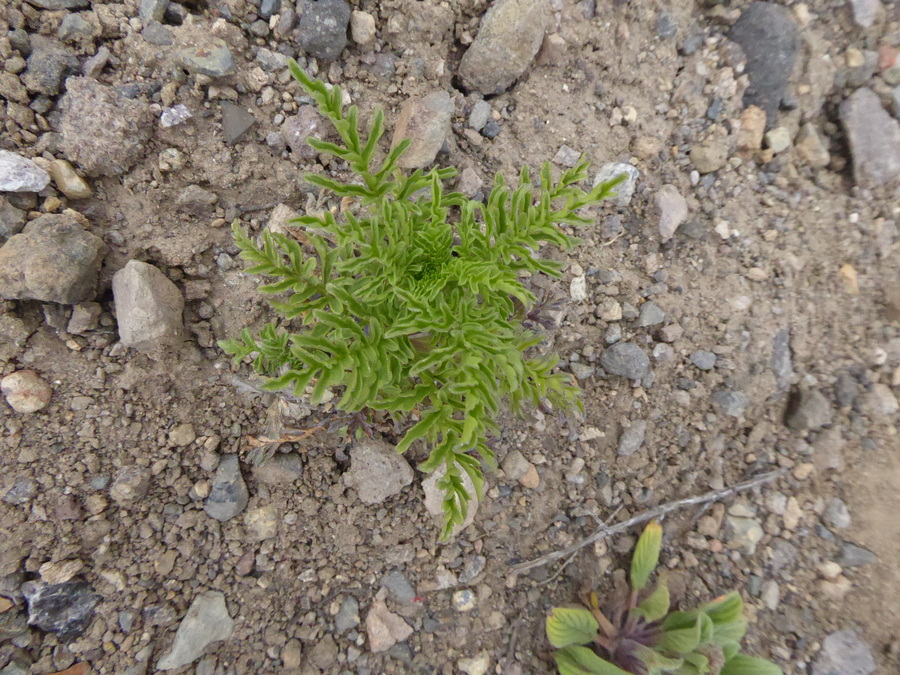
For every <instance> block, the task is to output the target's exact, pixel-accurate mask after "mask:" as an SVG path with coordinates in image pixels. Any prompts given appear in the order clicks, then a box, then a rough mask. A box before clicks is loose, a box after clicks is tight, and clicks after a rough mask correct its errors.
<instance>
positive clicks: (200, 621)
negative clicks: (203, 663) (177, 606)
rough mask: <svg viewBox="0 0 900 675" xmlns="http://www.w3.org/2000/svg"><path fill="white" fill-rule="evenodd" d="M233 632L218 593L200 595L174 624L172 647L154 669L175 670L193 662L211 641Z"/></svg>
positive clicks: (222, 638) (229, 635)
mask: <svg viewBox="0 0 900 675" xmlns="http://www.w3.org/2000/svg"><path fill="white" fill-rule="evenodd" d="M233 632H234V621H233V620H232V618H231V616H229V614H228V608H227V607H226V606H225V596H224V595H223V594H222V593H220V592H219V591H206V592H205V593H201V594H200V595H198V596H197V597H196V598H194V601H193V602H192V603H191V606H190V608H189V609H188V611H187V614H186V615H185V617H184V618H183V619H182V620H181V623H180V624H179V625H178V630H177V631H176V633H175V641H174V642H173V643H172V648H171V649H170V650H169V651H168V653H166V655H165V656H163V657H162V658H161V659H160V660H159V661H158V662H157V663H156V668H157V670H175V669H176V668H181V667H182V666H186V665H187V664H189V663H191V662H192V661H196V660H197V659H199V658H200V657H201V656H202V655H203V651H204V650H205V649H206V647H207V646H208V645H210V644H212V643H213V642H219V641H221V640H227V639H228V638H230V637H231V634H232V633H233Z"/></svg>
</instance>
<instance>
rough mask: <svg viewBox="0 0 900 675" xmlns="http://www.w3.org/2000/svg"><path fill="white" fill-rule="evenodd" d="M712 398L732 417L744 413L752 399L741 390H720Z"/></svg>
mask: <svg viewBox="0 0 900 675" xmlns="http://www.w3.org/2000/svg"><path fill="white" fill-rule="evenodd" d="M712 400H713V402H714V403H716V404H717V405H718V406H719V407H720V408H722V412H723V413H725V414H726V415H729V416H731V417H740V416H741V415H743V414H744V411H745V410H746V409H747V406H748V405H749V404H750V400H749V399H748V398H747V395H746V394H744V393H743V392H740V391H728V390H724V389H722V390H719V391H717V392H714V393H713V395H712Z"/></svg>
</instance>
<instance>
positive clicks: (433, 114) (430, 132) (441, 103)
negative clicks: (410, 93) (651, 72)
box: [391, 91, 453, 169]
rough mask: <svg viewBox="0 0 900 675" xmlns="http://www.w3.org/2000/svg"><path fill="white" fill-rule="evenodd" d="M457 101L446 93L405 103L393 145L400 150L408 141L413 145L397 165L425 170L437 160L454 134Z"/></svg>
mask: <svg viewBox="0 0 900 675" xmlns="http://www.w3.org/2000/svg"><path fill="white" fill-rule="evenodd" d="M452 115H453V101H451V100H450V94H448V93H447V92H446V91H436V92H434V93H431V94H428V96H425V97H424V98H411V99H408V100H406V101H404V103H403V106H402V107H401V108H400V116H399V117H398V118H397V126H396V127H395V129H394V138H393V141H392V143H391V146H392V147H396V146H397V145H398V144H399V143H400V142H401V141H403V139H406V138H408V139H409V140H410V145H409V148H408V149H407V151H406V152H405V153H404V154H403V156H402V157H401V158H400V161H399V162H398V163H397V164H398V166H400V167H401V168H404V169H423V168H425V167H426V166H428V165H429V164H431V163H432V162H434V160H435V157H437V154H438V151H440V149H441V146H442V145H443V144H444V141H445V140H446V139H447V136H448V135H449V134H450V118H451V116H452Z"/></svg>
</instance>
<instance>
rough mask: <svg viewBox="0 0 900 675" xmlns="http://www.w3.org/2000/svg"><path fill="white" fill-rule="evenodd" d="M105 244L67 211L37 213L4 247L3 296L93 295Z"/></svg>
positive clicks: (0, 262) (79, 298)
mask: <svg viewBox="0 0 900 675" xmlns="http://www.w3.org/2000/svg"><path fill="white" fill-rule="evenodd" d="M107 250H108V249H107V247H106V244H104V243H103V240H102V239H100V238H99V237H96V236H94V235H93V234H91V233H90V232H85V231H84V230H83V229H82V228H81V227H80V226H79V225H78V223H76V222H75V221H74V220H73V219H72V218H70V217H69V216H65V215H58V214H47V215H44V216H40V217H38V218H35V219H34V220H32V221H31V222H30V223H28V225H26V226H25V229H24V230H23V231H22V232H21V233H20V234H16V235H14V236H12V237H10V238H9V241H7V242H6V244H4V245H3V247H2V248H0V297H3V298H7V299H10V300H40V301H42V302H58V303H60V304H63V305H74V304H77V303H79V302H85V301H87V300H93V298H94V296H95V295H96V293H97V276H98V273H99V271H100V265H101V264H102V263H103V258H104V257H105V256H106V252H107Z"/></svg>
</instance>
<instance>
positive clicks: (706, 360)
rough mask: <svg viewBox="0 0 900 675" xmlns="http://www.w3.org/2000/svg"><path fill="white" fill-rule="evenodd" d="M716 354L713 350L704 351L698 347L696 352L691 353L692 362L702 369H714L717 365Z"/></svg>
mask: <svg viewBox="0 0 900 675" xmlns="http://www.w3.org/2000/svg"><path fill="white" fill-rule="evenodd" d="M716 360H717V358H716V355H715V354H713V353H712V352H707V351H703V350H702V349H698V350H697V351H695V352H694V353H692V354H691V363H693V364H694V365H695V366H697V367H698V368H699V369H700V370H712V369H713V368H715V367H716Z"/></svg>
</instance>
